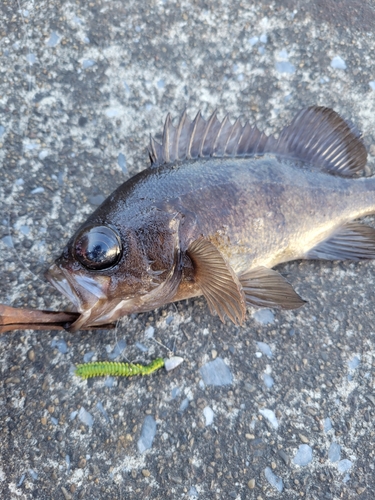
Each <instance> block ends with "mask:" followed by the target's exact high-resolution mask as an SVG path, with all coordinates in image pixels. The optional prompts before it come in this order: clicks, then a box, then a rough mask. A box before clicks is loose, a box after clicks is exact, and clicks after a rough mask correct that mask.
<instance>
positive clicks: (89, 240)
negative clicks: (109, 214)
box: [73, 226, 122, 270]
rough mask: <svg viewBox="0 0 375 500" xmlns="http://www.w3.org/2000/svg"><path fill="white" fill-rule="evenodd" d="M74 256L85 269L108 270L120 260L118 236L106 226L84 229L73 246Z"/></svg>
mask: <svg viewBox="0 0 375 500" xmlns="http://www.w3.org/2000/svg"><path fill="white" fill-rule="evenodd" d="M73 249H74V255H75V257H76V258H77V259H78V260H79V262H80V263H81V264H82V265H83V266H85V267H86V268H87V269H93V270H99V269H108V268H109V267H112V266H114V265H115V264H117V262H118V261H119V260H120V257H121V253H122V246H121V240H120V236H119V235H118V233H117V232H116V231H114V230H113V229H111V228H110V227H107V226H93V227H85V228H84V229H83V230H82V231H81V232H80V233H79V234H78V236H77V238H76V239H75V241H74V245H73Z"/></svg>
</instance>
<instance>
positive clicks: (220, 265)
mask: <svg viewBox="0 0 375 500" xmlns="http://www.w3.org/2000/svg"><path fill="white" fill-rule="evenodd" d="M187 254H188V255H189V257H190V259H191V260H192V262H193V265H194V272H195V280H196V282H197V284H198V285H199V287H200V289H201V290H202V293H203V295H204V296H205V298H206V300H207V302H208V305H209V308H210V310H211V312H212V313H213V312H214V311H216V312H217V314H218V315H219V316H220V319H221V320H222V321H224V316H225V314H226V315H227V316H228V317H229V318H230V319H231V320H232V321H233V323H235V324H241V323H242V322H243V321H244V319H245V314H246V301H245V295H244V293H243V291H242V287H241V283H240V282H239V280H238V278H237V275H236V274H235V273H234V271H233V270H232V269H231V267H230V266H229V265H228V264H227V263H226V262H225V260H224V257H223V256H222V255H221V253H220V252H219V250H218V249H217V248H216V247H215V245H213V244H212V243H211V242H210V241H207V240H205V239H203V238H201V239H199V240H196V241H194V242H193V243H192V244H191V245H190V246H189V248H188V251H187Z"/></svg>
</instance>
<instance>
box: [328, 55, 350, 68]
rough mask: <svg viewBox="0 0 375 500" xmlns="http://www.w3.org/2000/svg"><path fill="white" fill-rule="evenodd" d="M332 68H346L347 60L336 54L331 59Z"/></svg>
mask: <svg viewBox="0 0 375 500" xmlns="http://www.w3.org/2000/svg"><path fill="white" fill-rule="evenodd" d="M331 68H334V69H346V62H345V61H344V59H343V58H342V57H340V56H335V57H334V58H333V59H332V61H331Z"/></svg>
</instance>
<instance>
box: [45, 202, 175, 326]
mask: <svg viewBox="0 0 375 500" xmlns="http://www.w3.org/2000/svg"><path fill="white" fill-rule="evenodd" d="M99 213H100V212H99ZM95 214H96V213H94V214H93V216H92V217H90V218H89V219H88V220H87V222H86V223H84V224H83V225H82V226H81V227H80V228H79V229H78V231H77V232H76V233H75V234H74V236H73V237H72V238H71V239H70V240H69V242H68V244H67V245H66V247H65V248H64V250H63V252H62V254H61V256H60V257H59V258H58V259H56V261H55V262H54V264H53V265H52V266H51V267H50V268H49V269H48V271H47V273H46V278H47V279H48V280H49V281H50V283H51V284H52V285H53V286H54V287H55V288H57V290H59V291H60V292H61V293H62V294H63V295H65V296H66V297H67V298H68V299H69V300H70V301H71V302H72V304H73V305H74V307H75V308H76V310H77V311H78V312H79V313H81V314H80V316H79V318H78V319H77V320H76V321H75V322H74V323H73V324H72V325H71V327H70V330H72V331H76V330H78V329H80V328H83V327H85V328H87V327H90V326H97V325H103V324H108V323H112V322H114V321H116V320H117V319H118V318H120V317H122V316H124V315H127V314H131V313H136V312H144V311H148V310H151V309H154V308H156V307H159V306H160V305H163V304H164V303H166V302H168V301H170V299H171V298H172V297H173V295H174V294H175V292H176V290H177V288H178V285H179V282H180V279H181V265H180V264H179V237H178V226H179V220H178V217H176V216H175V215H173V214H169V213H165V212H162V211H160V210H158V209H156V208H152V209H149V210H147V211H146V212H143V213H141V214H138V215H134V212H133V216H132V217H131V218H128V219H127V218H126V216H124V214H122V217H121V218H116V216H115V214H112V215H113V216H112V217H111V214H109V216H107V217H103V216H101V217H98V216H96V215H95Z"/></svg>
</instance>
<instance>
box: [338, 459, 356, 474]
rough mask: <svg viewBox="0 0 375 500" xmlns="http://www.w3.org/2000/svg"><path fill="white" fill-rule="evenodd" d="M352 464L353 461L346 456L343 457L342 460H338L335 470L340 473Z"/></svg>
mask: <svg viewBox="0 0 375 500" xmlns="http://www.w3.org/2000/svg"><path fill="white" fill-rule="evenodd" d="M352 465H353V462H351V461H350V460H348V459H347V458H344V459H343V460H340V461H339V463H338V464H337V470H338V471H339V472H341V473H343V472H347V471H348V470H349V469H350V468H351V466H352Z"/></svg>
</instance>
